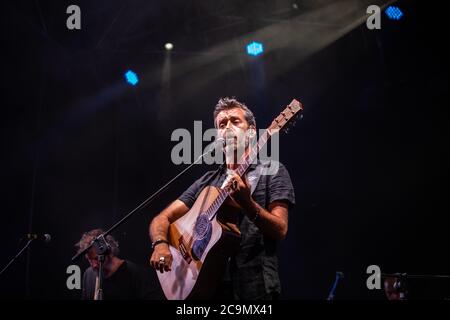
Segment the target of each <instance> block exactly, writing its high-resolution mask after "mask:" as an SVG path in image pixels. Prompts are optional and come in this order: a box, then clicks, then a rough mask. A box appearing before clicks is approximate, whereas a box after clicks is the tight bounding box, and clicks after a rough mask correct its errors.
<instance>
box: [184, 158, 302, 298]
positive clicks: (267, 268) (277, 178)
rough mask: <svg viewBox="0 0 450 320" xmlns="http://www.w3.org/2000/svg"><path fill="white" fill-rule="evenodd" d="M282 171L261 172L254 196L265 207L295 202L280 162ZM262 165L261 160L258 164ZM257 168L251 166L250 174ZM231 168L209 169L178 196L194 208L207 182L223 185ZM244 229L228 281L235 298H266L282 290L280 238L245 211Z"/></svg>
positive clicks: (279, 169)
mask: <svg viewBox="0 0 450 320" xmlns="http://www.w3.org/2000/svg"><path fill="white" fill-rule="evenodd" d="M276 164H277V165H278V171H277V172H276V173H275V174H271V175H261V176H260V178H259V181H258V184H257V185H256V188H255V191H254V192H253V194H252V197H253V199H254V200H255V201H256V202H257V203H258V204H259V205H260V206H261V207H263V208H266V209H267V208H268V206H269V204H270V203H272V202H274V201H284V202H286V203H287V204H288V205H289V208H292V206H293V205H294V204H295V194H294V188H293V186H292V182H291V178H290V176H289V173H288V171H287V169H286V167H285V166H284V165H283V164H281V163H280V162H277V163H276ZM261 165H262V164H261V163H259V164H258V166H261ZM256 168H257V165H256V164H253V165H251V166H250V168H249V170H248V172H247V175H250V173H251V172H252V171H253V170H255V169H256ZM226 176H227V170H226V168H225V167H224V166H221V167H220V168H219V169H218V170H216V171H209V172H207V173H206V174H205V175H203V176H202V177H201V178H200V179H198V180H197V181H195V182H194V183H193V184H192V185H191V186H190V187H189V188H188V189H187V190H186V191H185V192H184V193H183V194H182V195H181V196H180V197H179V198H178V199H179V200H181V201H183V202H184V203H185V204H186V206H188V207H189V208H191V207H192V206H193V204H194V202H195V200H196V199H197V197H198V195H199V194H200V192H201V191H202V190H203V188H204V187H205V186H206V185H212V186H216V187H221V185H222V183H223V182H224V180H225V179H226ZM238 227H239V229H240V230H241V244H240V250H239V252H238V254H237V255H236V256H235V257H232V258H231V259H230V263H229V266H228V269H227V271H228V273H227V275H226V277H225V280H226V281H229V282H231V287H232V289H231V291H232V293H231V294H230V295H232V297H233V298H234V299H251V300H254V299H265V298H266V297H273V296H277V295H279V294H280V292H281V284H280V279H279V276H278V258H277V252H276V249H277V241H276V240H274V239H272V238H270V237H267V236H265V235H263V234H262V233H261V231H260V230H259V228H258V227H257V226H256V225H255V224H254V223H253V222H251V221H250V220H249V219H248V218H247V216H246V215H245V214H241V215H240V217H239V225H238Z"/></svg>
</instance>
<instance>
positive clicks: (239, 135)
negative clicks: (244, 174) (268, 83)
mask: <svg viewBox="0 0 450 320" xmlns="http://www.w3.org/2000/svg"><path fill="white" fill-rule="evenodd" d="M216 126H217V131H218V136H219V137H220V138H224V139H225V141H226V146H225V153H229V152H236V150H239V149H242V150H243V149H244V148H245V146H246V134H245V132H246V131H247V130H248V129H249V125H248V122H247V120H245V114H244V110H242V109H241V108H232V109H228V110H223V111H221V112H219V114H218V115H217V117H216Z"/></svg>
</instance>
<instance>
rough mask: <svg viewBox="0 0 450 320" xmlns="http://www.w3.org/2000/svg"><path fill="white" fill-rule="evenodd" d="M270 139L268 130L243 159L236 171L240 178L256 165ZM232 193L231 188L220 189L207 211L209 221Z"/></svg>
mask: <svg viewBox="0 0 450 320" xmlns="http://www.w3.org/2000/svg"><path fill="white" fill-rule="evenodd" d="M269 138H270V135H269V131H268V130H266V131H265V132H264V133H263V134H262V135H261V137H260V138H259V140H258V142H257V143H256V147H253V148H251V149H250V152H249V153H248V154H247V155H245V156H244V157H243V160H242V161H241V162H240V164H239V166H238V167H237V169H236V173H237V174H238V175H239V176H240V177H242V176H243V175H244V173H245V172H247V170H248V168H249V167H250V165H251V164H252V163H254V161H256V158H257V156H258V153H259V151H260V150H261V149H262V148H263V147H264V145H265V144H266V143H267V141H268V140H269ZM230 191H231V190H230V189H229V188H224V189H220V191H219V195H218V196H217V198H216V200H214V201H213V203H212V204H211V206H210V207H209V208H208V209H207V210H206V214H207V215H208V218H209V220H212V219H213V218H214V217H215V216H216V214H217V212H218V210H219V208H220V207H221V206H222V204H223V203H224V202H225V200H226V199H227V198H228V196H229V195H230Z"/></svg>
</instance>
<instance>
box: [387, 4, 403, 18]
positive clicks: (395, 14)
mask: <svg viewBox="0 0 450 320" xmlns="http://www.w3.org/2000/svg"><path fill="white" fill-rule="evenodd" d="M384 12H385V13H386V15H387V16H388V17H389V19H391V20H400V18H401V17H402V16H403V12H402V10H400V8H399V7H394V6H389V7H388V8H387V9H386V10H385V11H384Z"/></svg>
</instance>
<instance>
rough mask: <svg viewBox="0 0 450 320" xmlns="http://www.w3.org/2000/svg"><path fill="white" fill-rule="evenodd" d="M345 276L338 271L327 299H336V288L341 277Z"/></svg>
mask: <svg viewBox="0 0 450 320" xmlns="http://www.w3.org/2000/svg"><path fill="white" fill-rule="evenodd" d="M342 278H344V274H343V273H342V272H339V271H336V278H335V279H334V283H333V286H332V287H331V290H330V293H329V294H328V298H327V300H329V301H333V300H334V293H335V292H336V288H337V285H338V282H339V280H340V279H342Z"/></svg>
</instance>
